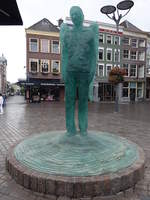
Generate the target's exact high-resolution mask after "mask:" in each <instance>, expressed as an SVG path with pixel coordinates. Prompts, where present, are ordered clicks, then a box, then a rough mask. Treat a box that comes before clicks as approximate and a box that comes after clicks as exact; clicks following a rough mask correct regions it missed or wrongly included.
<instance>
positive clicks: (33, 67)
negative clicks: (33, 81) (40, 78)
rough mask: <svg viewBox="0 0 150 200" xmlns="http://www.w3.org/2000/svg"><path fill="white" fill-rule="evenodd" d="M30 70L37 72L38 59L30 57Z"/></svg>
mask: <svg viewBox="0 0 150 200" xmlns="http://www.w3.org/2000/svg"><path fill="white" fill-rule="evenodd" d="M29 66H30V72H33V73H36V72H38V60H37V59H30V60H29Z"/></svg>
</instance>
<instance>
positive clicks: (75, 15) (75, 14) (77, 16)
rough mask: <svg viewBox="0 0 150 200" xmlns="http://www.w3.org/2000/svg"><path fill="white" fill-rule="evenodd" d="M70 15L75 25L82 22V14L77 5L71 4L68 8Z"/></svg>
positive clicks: (79, 24)
mask: <svg viewBox="0 0 150 200" xmlns="http://www.w3.org/2000/svg"><path fill="white" fill-rule="evenodd" d="M70 17H71V19H72V22H73V23H74V25H75V26H77V27H79V26H81V25H82V24H83V20H84V15H83V12H82V9H81V8H80V7H79V6H72V7H71V9H70Z"/></svg>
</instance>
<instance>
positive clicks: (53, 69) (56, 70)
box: [51, 60, 60, 74]
mask: <svg viewBox="0 0 150 200" xmlns="http://www.w3.org/2000/svg"><path fill="white" fill-rule="evenodd" d="M51 72H52V73H53V74H59V73H60V61H58V60H52V65H51Z"/></svg>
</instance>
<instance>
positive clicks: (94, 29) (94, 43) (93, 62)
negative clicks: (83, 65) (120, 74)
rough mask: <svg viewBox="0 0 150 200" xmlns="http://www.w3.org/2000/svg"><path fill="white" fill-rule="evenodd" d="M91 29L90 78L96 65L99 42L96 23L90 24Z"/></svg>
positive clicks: (92, 76)
mask: <svg viewBox="0 0 150 200" xmlns="http://www.w3.org/2000/svg"><path fill="white" fill-rule="evenodd" d="M91 29H92V32H93V41H92V54H91V78H90V79H91V80H90V82H91V81H92V80H93V78H94V75H95V71H96V67H97V59H98V44H99V28H98V25H97V24H96V23H93V24H92V25H91Z"/></svg>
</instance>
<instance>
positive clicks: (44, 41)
mask: <svg viewBox="0 0 150 200" xmlns="http://www.w3.org/2000/svg"><path fill="white" fill-rule="evenodd" d="M41 52H43V53H49V40H47V39H41Z"/></svg>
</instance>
